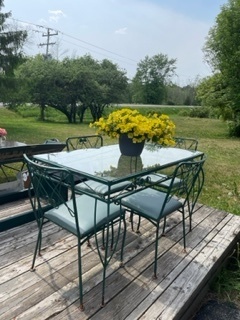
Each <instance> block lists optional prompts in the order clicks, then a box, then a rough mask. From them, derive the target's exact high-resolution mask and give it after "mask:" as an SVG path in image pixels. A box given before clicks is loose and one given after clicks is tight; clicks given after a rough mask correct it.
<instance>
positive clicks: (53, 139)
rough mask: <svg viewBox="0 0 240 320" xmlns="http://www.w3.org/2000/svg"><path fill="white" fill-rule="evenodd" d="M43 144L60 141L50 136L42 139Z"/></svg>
mask: <svg viewBox="0 0 240 320" xmlns="http://www.w3.org/2000/svg"><path fill="white" fill-rule="evenodd" d="M44 143H45V144H49V143H60V141H59V140H58V139H57V138H50V139H47V140H45V141H44Z"/></svg>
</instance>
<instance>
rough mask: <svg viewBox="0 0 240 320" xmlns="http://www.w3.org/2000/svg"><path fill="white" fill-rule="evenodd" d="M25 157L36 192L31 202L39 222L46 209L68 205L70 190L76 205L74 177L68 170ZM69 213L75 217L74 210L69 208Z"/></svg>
mask: <svg viewBox="0 0 240 320" xmlns="http://www.w3.org/2000/svg"><path fill="white" fill-rule="evenodd" d="M23 156H24V160H25V161H26V164H27V168H28V171H29V174H30V179H31V184H32V187H33V191H34V195H33V199H32V198H30V200H31V204H32V206H33V211H34V213H35V216H36V219H37V220H39V219H40V218H41V217H42V215H43V212H44V211H45V210H46V208H52V207H58V206H59V205H60V204H63V203H66V201H67V199H68V193H69V189H70V190H71V191H72V194H71V198H72V199H73V203H75V193H74V181H73V176H72V174H71V173H70V172H69V171H68V170H66V169H62V168H56V167H49V166H45V165H41V164H39V163H37V162H35V161H34V160H30V159H29V158H28V157H27V156H26V154H24V155H23ZM68 211H69V212H70V214H71V215H74V212H75V210H73V208H68Z"/></svg>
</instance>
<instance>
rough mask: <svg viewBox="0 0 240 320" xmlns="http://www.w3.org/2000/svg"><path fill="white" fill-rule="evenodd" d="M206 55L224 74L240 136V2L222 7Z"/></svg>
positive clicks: (235, 131)
mask: <svg viewBox="0 0 240 320" xmlns="http://www.w3.org/2000/svg"><path fill="white" fill-rule="evenodd" d="M204 52H205V58H206V61H207V62H208V63H209V64H210V65H211V66H212V69H213V71H214V73H220V74H221V78H219V79H221V83H224V87H225V95H227V96H225V103H226V104H227V105H226V106H227V107H228V108H230V109H231V111H232V121H233V127H234V128H235V129H234V130H232V133H233V134H234V135H237V136H240V0H229V1H228V3H226V4H225V5H223V6H222V7H221V12H220V13H219V15H218V16H217V18H216V22H215V24H214V26H213V27H212V28H211V29H210V31H209V34H208V38H207V41H206V44H205V47H204ZM215 80H216V79H215Z"/></svg>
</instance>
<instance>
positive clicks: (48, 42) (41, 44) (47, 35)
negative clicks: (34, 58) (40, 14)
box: [39, 28, 58, 59]
mask: <svg viewBox="0 0 240 320" xmlns="http://www.w3.org/2000/svg"><path fill="white" fill-rule="evenodd" d="M56 35H58V32H56V33H50V28H47V34H43V35H42V36H43V37H47V43H40V44H39V46H40V47H42V46H46V55H45V59H48V57H49V46H52V45H54V44H56V42H50V37H52V36H56Z"/></svg>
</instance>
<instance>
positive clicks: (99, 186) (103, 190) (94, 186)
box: [75, 177, 132, 196]
mask: <svg viewBox="0 0 240 320" xmlns="http://www.w3.org/2000/svg"><path fill="white" fill-rule="evenodd" d="M113 179H114V178H113V177H107V178H106V180H113ZM131 187H132V182H131V181H123V182H119V183H117V184H114V185H112V186H111V188H110V193H114V192H119V191H121V190H124V189H128V188H131ZM108 189H109V188H108V186H107V185H106V184H103V183H101V182H97V181H93V180H87V181H86V182H81V183H78V184H76V185H75V190H76V192H81V190H82V191H83V190H87V191H90V192H93V193H97V194H100V195H102V196H106V195H107V194H108V192H109V190H108Z"/></svg>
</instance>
